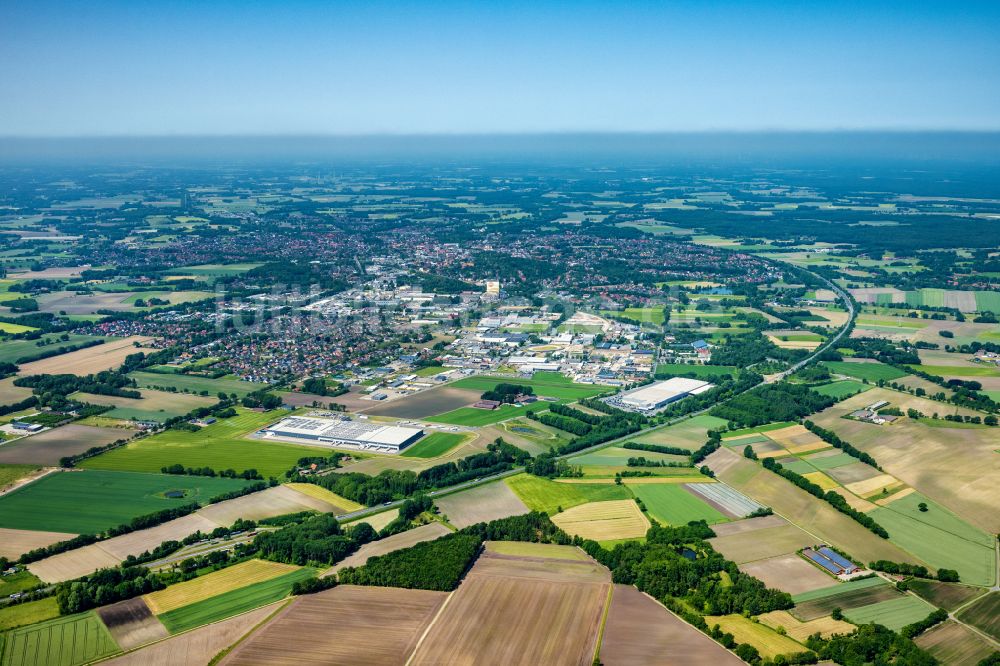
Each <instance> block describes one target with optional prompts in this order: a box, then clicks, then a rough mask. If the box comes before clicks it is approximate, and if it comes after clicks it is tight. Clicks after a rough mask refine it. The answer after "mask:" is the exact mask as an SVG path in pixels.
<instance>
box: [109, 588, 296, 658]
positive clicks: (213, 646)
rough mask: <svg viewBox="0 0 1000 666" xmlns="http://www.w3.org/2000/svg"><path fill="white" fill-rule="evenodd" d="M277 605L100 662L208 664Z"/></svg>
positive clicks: (269, 615) (249, 630) (263, 607)
mask: <svg viewBox="0 0 1000 666" xmlns="http://www.w3.org/2000/svg"><path fill="white" fill-rule="evenodd" d="M279 606H281V602H276V603H273V604H270V605H267V606H262V607H260V608H257V609H256V610H252V611H249V612H247V613H243V614H242V615H237V616H235V617H231V618H229V619H227V620H222V621H219V622H215V623H213V624H212V625H210V626H207V627H201V628H199V629H195V630H193V631H188V632H185V633H183V634H180V635H178V636H173V637H171V638H168V639H166V640H162V641H159V642H157V643H153V644H152V645H147V646H146V647H144V648H141V649H139V650H135V651H134V652H129V653H127V654H124V655H122V656H120V657H115V658H113V659H111V660H109V661H106V662H102V663H103V664H105V665H106V666H175V665H176V664H207V663H209V662H211V661H212V660H213V659H214V658H215V657H216V655H218V654H219V653H220V652H221V651H222V650H225V649H226V648H228V647H229V646H231V645H233V644H234V643H236V642H237V641H239V640H240V639H241V638H243V637H244V636H246V635H247V634H248V633H249V632H251V631H253V630H254V629H255V628H256V627H257V626H258V625H260V624H261V623H263V622H265V621H266V620H267V619H268V618H270V617H271V616H272V615H274V613H275V612H276V611H277V610H278V607H279Z"/></svg>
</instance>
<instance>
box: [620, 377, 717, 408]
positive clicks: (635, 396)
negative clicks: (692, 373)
mask: <svg viewBox="0 0 1000 666" xmlns="http://www.w3.org/2000/svg"><path fill="white" fill-rule="evenodd" d="M711 387H712V385H711V384H709V383H708V382H706V381H702V380H700V379H688V378H687V377H672V378H671V379H667V380H666V381H662V382H656V383H654V384H649V385H648V386H643V387H641V388H639V389H636V390H635V391H632V392H631V393H629V394H627V395H624V396H622V399H621V400H622V402H623V403H624V404H626V405H630V406H633V407H638V408H641V409H649V408H651V407H655V406H656V405H659V404H662V403H664V402H666V401H669V400H672V399H674V398H677V397H679V396H682V395H687V394H691V393H694V394H697V393H701V392H703V391H706V390H708V389H709V388H711Z"/></svg>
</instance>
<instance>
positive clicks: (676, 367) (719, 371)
mask: <svg viewBox="0 0 1000 666" xmlns="http://www.w3.org/2000/svg"><path fill="white" fill-rule="evenodd" d="M735 373H736V368H735V367H734V366H731V365H701V364H691V363H658V364H657V365H656V374H657V375H671V376H680V375H688V374H691V375H694V376H695V377H698V378H699V379H705V380H708V379H710V378H711V377H718V376H720V375H723V376H732V375H733V374H735Z"/></svg>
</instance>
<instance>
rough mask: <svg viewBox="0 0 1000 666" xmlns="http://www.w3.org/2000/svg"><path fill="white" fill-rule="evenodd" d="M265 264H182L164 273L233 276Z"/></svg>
mask: <svg viewBox="0 0 1000 666" xmlns="http://www.w3.org/2000/svg"><path fill="white" fill-rule="evenodd" d="M258 266H263V264H250V263H247V264H200V265H198V266H181V267H179V268H172V269H170V270H169V271H164V272H163V274H164V275H193V276H197V277H232V276H233V275H241V274H243V273H246V272H247V271H250V270H253V269H254V268H257V267H258Z"/></svg>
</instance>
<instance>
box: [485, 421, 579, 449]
mask: <svg viewBox="0 0 1000 666" xmlns="http://www.w3.org/2000/svg"><path fill="white" fill-rule="evenodd" d="M498 425H499V427H501V428H503V432H502V436H503V437H504V438H505V439H507V440H508V441H510V442H511V443H512V444H514V445H516V446H519V447H521V448H523V449H525V450H526V451H528V452H529V453H531V454H533V455H537V454H539V453H544V452H545V451H549V450H551V449H554V448H557V447H558V446H560V445H561V444H564V443H566V442H568V441H569V437H571V435H569V434H567V433H565V432H563V431H562V430H558V429H556V428H551V427H549V426H546V425H543V424H541V423H538V422H536V421H529V420H527V419H512V420H510V421H504V422H503V423H500V424H498Z"/></svg>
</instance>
